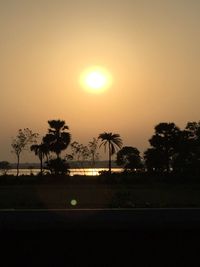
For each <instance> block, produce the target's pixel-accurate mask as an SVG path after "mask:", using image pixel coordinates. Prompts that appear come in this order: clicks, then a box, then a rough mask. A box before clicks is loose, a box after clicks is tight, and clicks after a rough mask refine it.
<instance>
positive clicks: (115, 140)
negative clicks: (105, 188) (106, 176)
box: [98, 132, 122, 173]
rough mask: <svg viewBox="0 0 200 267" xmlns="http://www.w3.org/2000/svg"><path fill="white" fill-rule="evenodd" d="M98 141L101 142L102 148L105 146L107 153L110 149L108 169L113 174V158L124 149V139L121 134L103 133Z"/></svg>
mask: <svg viewBox="0 0 200 267" xmlns="http://www.w3.org/2000/svg"><path fill="white" fill-rule="evenodd" d="M98 139H100V140H101V144H100V147H101V146H102V145H103V146H104V148H105V151H106V148H107V147H108V168H109V173H111V157H112V155H113V154H115V153H116V151H117V149H119V148H121V147H122V139H121V137H120V135H119V134H115V133H114V134H113V133H106V132H104V133H101V134H99V137H98Z"/></svg>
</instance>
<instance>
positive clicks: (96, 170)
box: [7, 168, 122, 176]
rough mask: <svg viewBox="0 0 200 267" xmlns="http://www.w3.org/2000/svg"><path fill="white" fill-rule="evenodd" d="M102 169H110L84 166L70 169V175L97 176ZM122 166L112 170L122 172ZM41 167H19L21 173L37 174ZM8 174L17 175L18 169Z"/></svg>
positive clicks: (11, 170)
mask: <svg viewBox="0 0 200 267" xmlns="http://www.w3.org/2000/svg"><path fill="white" fill-rule="evenodd" d="M101 171H108V168H94V169H92V168H84V169H78V168H77V169H70V176H74V175H87V176H89V175H90V176H96V175H99V173H100V172H101ZM121 171H122V169H121V168H113V169H112V172H121ZM39 172H40V169H19V175H37V174H38V173H39ZM7 174H8V175H16V174H17V169H10V170H9V171H8V172H7Z"/></svg>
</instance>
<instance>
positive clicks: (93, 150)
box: [88, 137, 99, 168]
mask: <svg viewBox="0 0 200 267" xmlns="http://www.w3.org/2000/svg"><path fill="white" fill-rule="evenodd" d="M97 149H98V139H96V138H95V137H93V139H92V141H90V142H89V144H88V150H89V158H90V160H91V163H92V168H94V167H95V161H96V160H98V159H99V153H98V152H97Z"/></svg>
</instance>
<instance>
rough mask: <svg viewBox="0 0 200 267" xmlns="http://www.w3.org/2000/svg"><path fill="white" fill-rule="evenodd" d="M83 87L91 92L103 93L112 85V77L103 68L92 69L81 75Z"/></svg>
mask: <svg viewBox="0 0 200 267" xmlns="http://www.w3.org/2000/svg"><path fill="white" fill-rule="evenodd" d="M81 85H82V86H83V87H84V88H85V89H87V90H89V91H91V92H102V91H104V90H105V89H107V88H108V87H110V85H111V75H110V74H109V73H108V72H107V71H106V70H105V69H103V68H101V67H92V68H90V69H87V70H86V71H84V72H83V73H82V75H81Z"/></svg>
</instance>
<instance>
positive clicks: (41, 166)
mask: <svg viewBox="0 0 200 267" xmlns="http://www.w3.org/2000/svg"><path fill="white" fill-rule="evenodd" d="M42 172H43V164H42V156H41V157H40V175H42Z"/></svg>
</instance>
